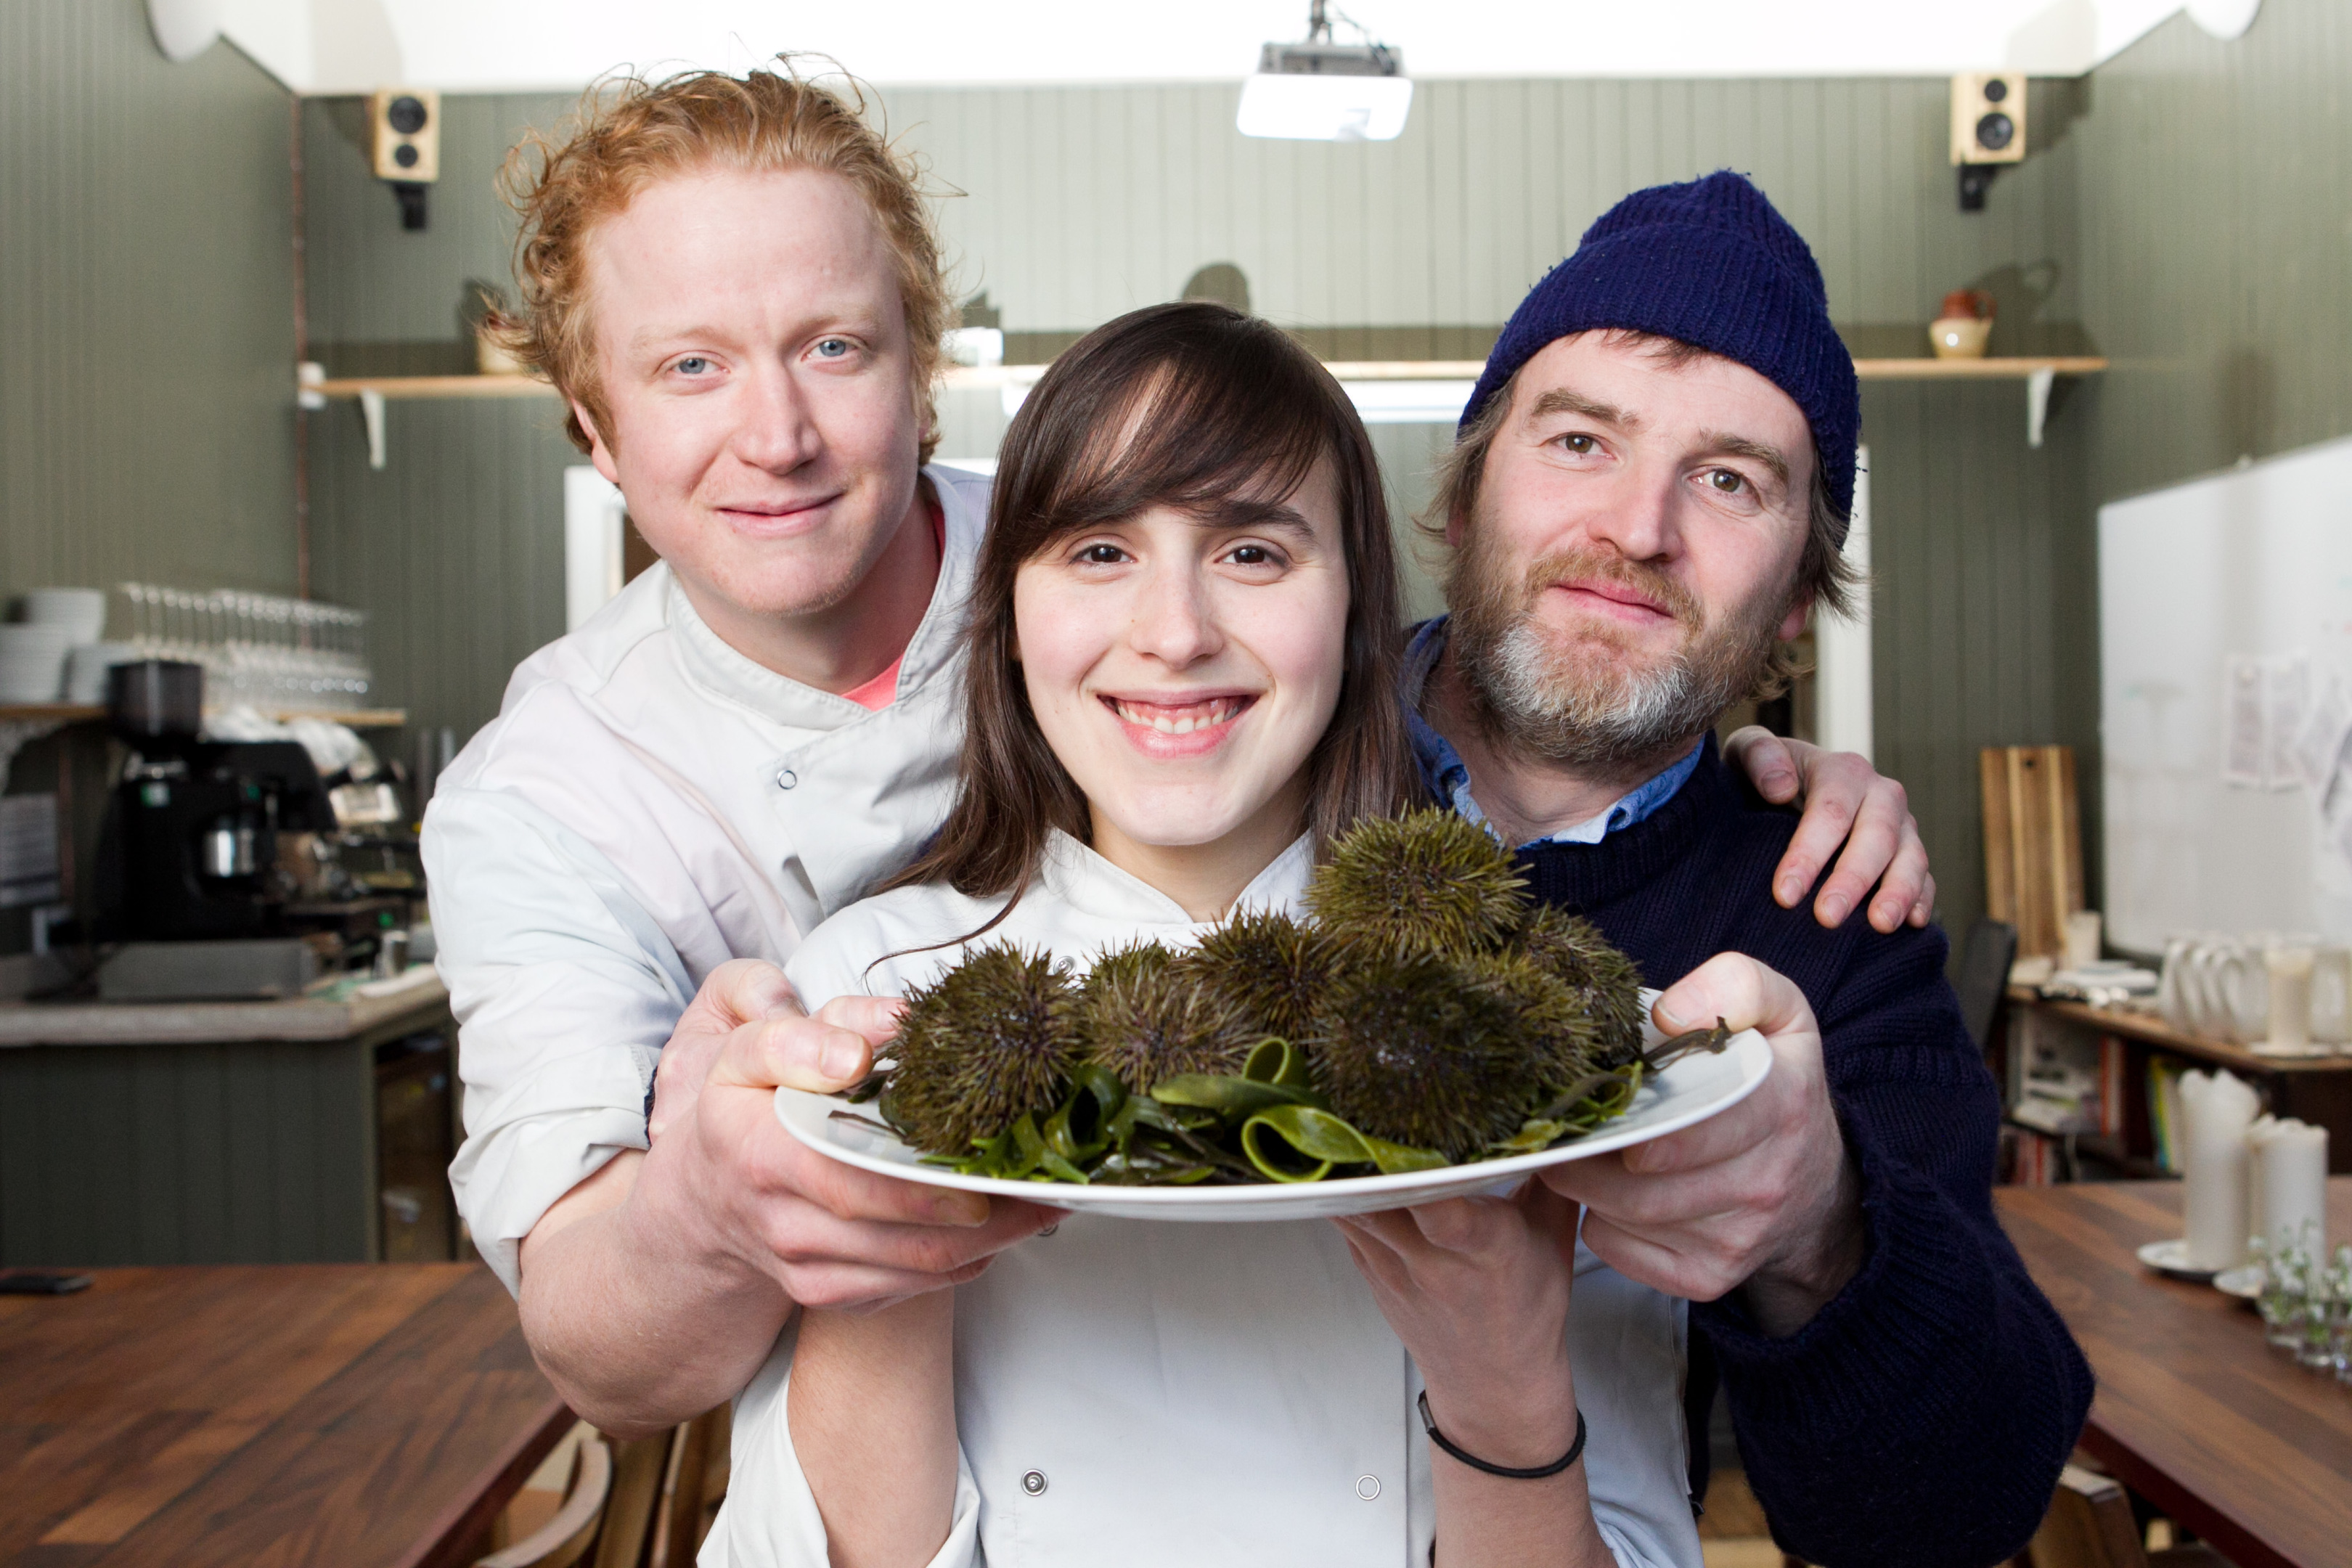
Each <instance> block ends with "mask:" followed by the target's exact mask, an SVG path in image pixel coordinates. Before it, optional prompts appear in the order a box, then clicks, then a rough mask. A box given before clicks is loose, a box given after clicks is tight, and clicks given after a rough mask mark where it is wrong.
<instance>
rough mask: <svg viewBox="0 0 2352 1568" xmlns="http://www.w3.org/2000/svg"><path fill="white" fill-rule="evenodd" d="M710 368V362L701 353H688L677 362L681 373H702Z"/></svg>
mask: <svg viewBox="0 0 2352 1568" xmlns="http://www.w3.org/2000/svg"><path fill="white" fill-rule="evenodd" d="M709 368H710V362H709V360H707V359H705V358H703V357H702V356H701V355H700V354H688V355H687V356H686V357H685V358H684V359H682V360H680V361H678V362H677V373H678V374H680V375H700V374H702V373H703V372H704V371H706V370H709Z"/></svg>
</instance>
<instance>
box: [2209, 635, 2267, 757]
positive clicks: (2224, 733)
mask: <svg viewBox="0 0 2352 1568" xmlns="http://www.w3.org/2000/svg"><path fill="white" fill-rule="evenodd" d="M2263 685H2264V682H2263V661H2262V660H2261V659H2259V658H2252V657H2250V656H2248V655H2246V654H2242V653H2233V654H2231V656H2230V658H2229V662H2228V665H2227V666H2226V668H2225V670H2224V672H2223V674H2222V677H2221V694H2222V697H2221V701H2222V706H2221V779H2222V782H2223V783H2225V784H2235V785H2237V786H2238V787H2239V788H2241V789H2260V788H2262V787H2263V763H2264V762H2265V761H2267V760H2268V754H2269V752H2270V745H2269V740H2270V737H2269V735H2268V733H2267V732H2266V731H2268V728H2269V725H2268V723H2267V722H2266V721H2267V720H2268V718H2269V714H2268V713H2267V711H2266V704H2265V701H2264V699H2265V697H2266V696H2267V693H2266V692H2265V691H2264V690H2263Z"/></svg>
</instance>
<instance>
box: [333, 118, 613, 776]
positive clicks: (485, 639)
mask: <svg viewBox="0 0 2352 1568" xmlns="http://www.w3.org/2000/svg"><path fill="white" fill-rule="evenodd" d="M570 106H571V100H569V99H567V98H561V97H551V96H547V95H532V96H520V97H493V96H483V97H464V98H460V97H451V98H446V99H444V100H442V136H441V180H440V183H439V184H437V185H436V186H435V187H434V188H433V191H432V193H431V195H430V196H429V198H428V200H429V201H430V203H431V211H430V216H429V220H428V226H427V227H426V228H425V231H424V232H422V233H410V232H408V231H405V230H404V229H403V228H402V227H401V226H400V215H399V210H398V208H397V207H396V206H395V205H394V201H393V196H392V193H391V191H390V190H388V189H387V188H386V187H385V186H384V185H383V184H382V183H380V182H379V181H377V180H376V179H374V178H373V176H372V175H371V174H369V172H368V166H367V160H366V155H365V153H364V151H363V148H364V145H365V132H364V121H363V117H362V113H361V107H362V106H361V104H360V103H359V101H358V100H352V99H311V100H306V101H305V102H304V104H303V106H302V145H303V157H304V160H305V162H306V164H307V166H308V170H309V175H310V179H309V217H310V222H309V225H308V233H309V237H310V256H311V274H310V276H311V285H310V352H311V354H312V356H313V357H314V358H316V359H318V360H320V362H321V363H324V364H325V365H326V366H327V369H328V371H329V373H330V374H336V375H359V374H409V375H414V374H463V373H465V372H467V371H470V370H472V369H473V349H472V346H471V344H470V343H469V342H468V341H467V338H466V336H465V326H464V322H463V320H462V318H461V311H463V310H465V309H466V308H467V302H468V300H469V299H470V298H471V294H472V289H473V288H474V287H475V286H477V285H478V284H487V285H489V286H492V287H500V286H503V287H506V288H508V289H509V290H510V289H511V287H512V285H511V281H510V270H509V268H510V263H509V247H510V245H511V244H512V240H513V234H514V220H513V217H512V216H511V215H510V214H509V212H508V210H507V208H506V205H505V204H504V203H503V202H502V201H500V199H499V195H498V191H497V179H498V173H499V165H500V163H502V162H503V161H504V159H505V157H506V153H507V150H508V149H509V147H511V146H513V145H514V144H515V142H518V141H519V140H520V139H521V138H522V136H523V135H524V134H525V133H526V132H528V131H529V130H530V127H531V126H533V125H542V126H553V125H554V124H556V123H557V121H560V119H561V118H562V115H563V113H564V111H565V110H567V109H569V108H570ZM385 423H386V435H387V443H386V447H387V450H386V455H385V456H386V461H385V466H384V468H382V469H381V470H377V469H371V468H369V467H368V466H367V445H366V441H365V438H364V436H363V434H362V426H361V423H360V416H359V411H358V408H357V405H353V404H351V403H335V404H332V405H329V407H328V408H327V409H326V410H325V412H324V413H323V414H321V415H320V416H318V417H316V418H315V419H314V420H313V421H312V423H311V434H310V460H311V475H312V482H311V520H312V528H313V537H314V538H315V540H316V542H317V555H316V563H317V566H316V571H317V576H316V587H317V592H318V594H319V595H320V597H321V598H326V599H331V600H335V601H337V602H340V603H342V604H349V605H359V606H361V607H362V608H364V609H366V610H368V611H369V612H370V613H371V616H372V618H371V621H370V624H369V629H368V651H369V654H370V656H371V658H373V661H374V664H375V668H376V672H377V679H378V682H379V684H380V686H381V688H382V689H383V698H384V700H386V701H387V702H390V703H394V704H399V705H402V706H405V707H406V708H407V709H408V711H409V720H410V723H411V725H412V726H415V727H422V728H430V729H438V728H440V727H442V726H444V725H446V726H448V727H450V728H452V729H454V730H456V731H457V738H458V740H459V741H460V742H461V743H462V742H463V741H464V739H465V737H466V736H467V735H468V734H470V733H471V732H472V731H474V730H476V729H478V727H480V725H481V724H482V723H483V722H484V721H486V720H488V719H489V718H490V717H491V716H492V715H493V714H495V713H496V712H497V711H498V708H499V693H500V692H502V691H503V690H504V689H506V682H507V677H508V675H509V673H510V672H511V671H512V670H513V668H514V667H515V665H516V664H517V663H518V662H520V660H521V659H522V658H524V657H525V656H527V655H528V654H530V651H531V650H532V649H534V648H536V647H540V646H541V645H542V644H544V643H547V642H549V641H551V639H553V638H555V637H560V636H562V633H563V479H562V474H563V470H564V468H567V467H570V466H572V464H576V463H580V462H583V461H585V460H586V459H584V458H582V457H581V455H580V454H579V453H578V452H577V451H576V450H574V449H573V447H572V445H571V443H570V442H568V441H566V440H565V439H564V438H563V435H562V423H561V416H560V415H559V413H558V409H557V405H556V404H555V403H554V401H553V400H552V399H516V400H495V399H494V400H484V401H465V402H448V403H431V402H408V403H395V404H394V405H391V407H390V409H389V411H388V413H387V416H386V420H385ZM385 742H386V744H387V745H390V744H393V743H394V742H392V741H391V739H390V738H389V737H386V738H385ZM401 754H403V755H407V754H409V753H408V752H406V751H403V752H402V753H401Z"/></svg>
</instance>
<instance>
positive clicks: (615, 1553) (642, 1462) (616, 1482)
mask: <svg viewBox="0 0 2352 1568" xmlns="http://www.w3.org/2000/svg"><path fill="white" fill-rule="evenodd" d="M684 1430H685V1428H684V1427H681V1426H674V1427H672V1428H670V1429H669V1430H668V1431H667V1432H657V1433H656V1434H655V1435H654V1436H650V1437H641V1438H639V1439H637V1440H636V1441H635V1442H629V1443H622V1444H618V1445H616V1446H615V1447H614V1452H613V1496H612V1498H611V1500H609V1501H607V1502H606V1503H605V1504H604V1533H603V1534H601V1535H599V1536H598V1537H597V1538H596V1559H595V1568H645V1564H646V1550H647V1548H648V1547H650V1546H651V1545H652V1543H653V1533H654V1515H655V1513H656V1511H657V1510H659V1509H660V1507H661V1493H662V1480H663V1479H664V1478H665V1477H667V1475H668V1474H669V1453H670V1447H671V1446H672V1444H674V1443H675V1442H676V1441H677V1436H678V1434H679V1433H680V1432H682V1431H684Z"/></svg>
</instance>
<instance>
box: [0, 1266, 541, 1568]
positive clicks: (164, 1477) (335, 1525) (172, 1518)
mask: <svg viewBox="0 0 2352 1568" xmlns="http://www.w3.org/2000/svg"><path fill="white" fill-rule="evenodd" d="M91 1272H92V1274H93V1276H94V1277H95V1279H96V1283H95V1284H94V1285H93V1286H92V1287H91V1288H90V1289H87V1290H84V1291H81V1292H80V1293H79V1294H76V1295H71V1296H56V1297H26V1296H0V1563H21V1564H26V1565H27V1568H44V1565H47V1564H56V1565H58V1568H66V1565H67V1564H72V1565H74V1568H83V1565H85V1564H89V1565H97V1564H107V1565H115V1564H124V1565H128V1564H142V1565H143V1564H151V1563H152V1564H161V1563H172V1564H174V1565H175V1568H181V1565H188V1568H194V1565H202V1564H212V1563H219V1564H229V1563H236V1564H254V1563H267V1564H270V1565H272V1568H295V1565H297V1564H310V1563H318V1564H327V1563H332V1564H335V1565H336V1568H373V1565H378V1564H381V1565H383V1568H444V1565H446V1564H451V1563H457V1562H458V1561H460V1560H461V1559H462V1557H463V1555H464V1554H465V1553H466V1552H467V1551H468V1550H469V1548H471V1547H472V1546H474V1545H475V1544H477V1543H478V1541H479V1539H480V1536H481V1532H482V1530H483V1527H484V1526H486V1525H487V1524H488V1521H489V1520H490V1519H491V1518H493V1517H494V1516H495V1515H496V1514H497V1512H498V1510H499V1509H500V1508H502V1507H503V1506H504V1505H505V1503H506V1501H507V1500H508V1499H509V1498H511V1497H512V1496H513V1494H514V1493H515V1491H516V1490H517V1489H520V1486H521V1485H522V1482H523V1480H524V1479H526V1478H527V1477H529V1475H530V1472H531V1470H532V1469H533V1468H535V1467H536V1466H537V1465H538V1464H539V1462H540V1460H541V1459H542V1458H545V1457H546V1455H547V1453H548V1452H549V1450H551V1448H552V1447H554V1446H555V1444H556V1442H557V1441H558V1440H559V1439H560V1438H561V1437H562V1435H563V1433H564V1431H565V1430H566V1429H567V1428H568V1427H569V1426H571V1424H572V1415H571V1413H570V1412H569V1411H567V1410H565V1409H564V1407H563V1405H562V1401H560V1400H558V1399H557V1398H556V1396H555V1393H554V1390H553V1389H551V1387H549V1385H548V1383H547V1380H546V1379H545V1378H543V1377H541V1375H540V1373H539V1370H538V1368H537V1367H535V1366H533V1365H532V1364H531V1359H530V1351H529V1349H528V1348H527V1347H526V1346H525V1345H524V1343H523V1340H522V1331H521V1329H520V1325H519V1323H518V1322H517V1321H516V1317H515V1307H514V1302H513V1300H511V1299H510V1298H509V1296H508V1295H507V1292H506V1289H505V1288H504V1287H503V1286H501V1285H499V1282H498V1280H497V1279H496V1278H494V1277H493V1276H492V1275H491V1273H490V1271H489V1270H488V1269H487V1268H482V1267H480V1266H479V1265H478V1264H462V1263H415V1264H397V1263H374V1264H366V1263H361V1264H319V1265H309V1264H299V1265H298V1264H288V1265H275V1266H264V1267H254V1268H105V1269H95V1270H92V1271H91Z"/></svg>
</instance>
